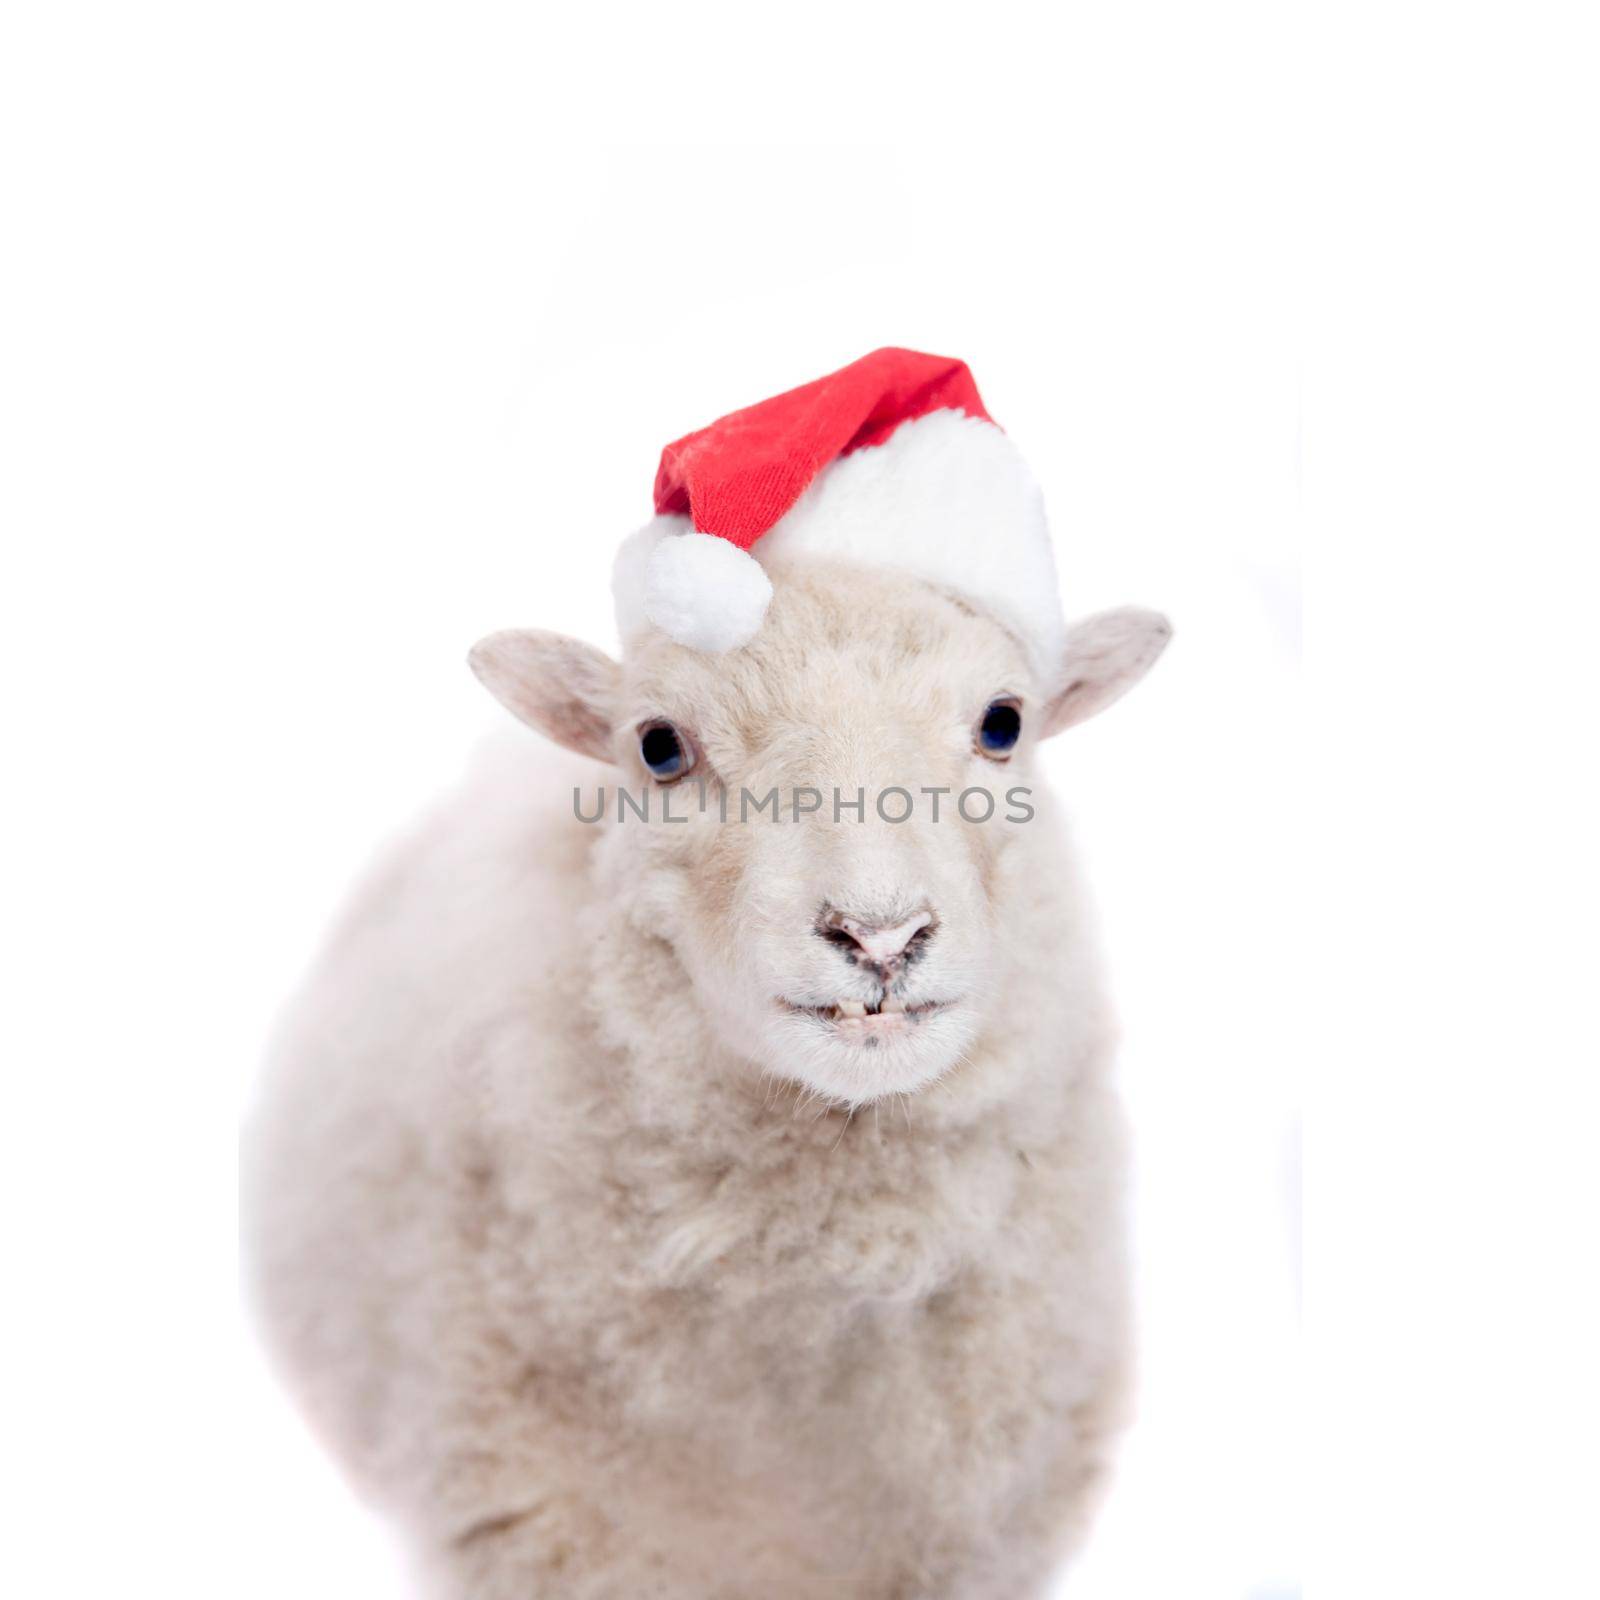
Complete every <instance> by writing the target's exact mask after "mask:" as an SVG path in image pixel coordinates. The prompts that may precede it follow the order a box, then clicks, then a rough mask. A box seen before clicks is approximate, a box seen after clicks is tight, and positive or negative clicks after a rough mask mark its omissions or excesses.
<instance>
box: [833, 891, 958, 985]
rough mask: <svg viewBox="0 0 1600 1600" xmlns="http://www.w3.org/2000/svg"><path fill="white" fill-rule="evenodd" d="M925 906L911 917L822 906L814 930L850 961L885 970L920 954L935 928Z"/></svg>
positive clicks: (935, 924)
mask: <svg viewBox="0 0 1600 1600" xmlns="http://www.w3.org/2000/svg"><path fill="white" fill-rule="evenodd" d="M937 925H938V924H937V922H936V920H935V918H934V915H933V912H932V911H931V910H930V909H929V908H928V907H926V906H924V907H923V908H922V909H921V910H920V911H915V912H913V913H912V914H911V915H910V916H896V917H894V918H892V919H889V918H873V917H861V916H852V915H851V914H850V913H849V912H846V911H840V910H839V909H838V908H837V907H835V906H824V907H823V910H822V915H821V916H819V917H818V918H817V932H818V933H819V934H821V935H822V937H823V938H824V939H826V940H827V941H828V943H829V944H833V945H837V946H838V947H839V948H840V949H842V950H843V951H845V953H846V954H847V955H848V956H849V957H850V959H851V960H852V961H855V962H858V963H862V964H865V965H867V966H872V967H876V968H878V969H880V970H886V969H888V968H890V967H898V966H900V965H902V964H903V963H904V962H906V961H909V960H912V959H914V958H915V957H916V956H917V955H919V954H920V953H921V951H922V949H923V947H924V946H925V945H926V944H927V942H928V940H929V939H931V938H932V937H933V931H934V929H935V927H937Z"/></svg>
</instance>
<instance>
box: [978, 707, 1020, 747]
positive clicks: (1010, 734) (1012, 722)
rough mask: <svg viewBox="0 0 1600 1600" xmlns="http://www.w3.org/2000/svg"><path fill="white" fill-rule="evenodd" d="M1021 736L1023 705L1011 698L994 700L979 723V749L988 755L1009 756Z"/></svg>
mask: <svg viewBox="0 0 1600 1600" xmlns="http://www.w3.org/2000/svg"><path fill="white" fill-rule="evenodd" d="M1021 737H1022V707H1021V705H1020V704H1019V703H1018V702H1017V701H1015V700H1011V699H1005V700H995V701H992V702H991V703H990V706H989V709H988V710H987V711H985V712H984V714H983V721H982V722H980V723H979V724H978V749H979V750H980V751H981V752H982V753H983V754H984V755H986V756H1008V755H1010V754H1011V752H1012V751H1013V750H1014V749H1016V746H1017V740H1018V739H1020V738H1021Z"/></svg>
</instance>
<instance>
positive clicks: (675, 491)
mask: <svg viewBox="0 0 1600 1600" xmlns="http://www.w3.org/2000/svg"><path fill="white" fill-rule="evenodd" d="M930 411H961V412H965V413H966V415H968V416H969V417H979V418H981V419H982V420H983V421H985V422H991V421H993V419H992V418H991V417H990V415H989V413H988V412H987V411H986V410H985V409H984V404H983V400H982V398H981V397H980V396H979V394H978V385H977V384H976V383H975V382H974V381H973V377H972V374H971V372H969V371H968V370H967V364H966V362H964V361H957V360H954V359H952V358H951V357H949V356H930V355H923V354H922V353H921V352H920V351H916V350H897V349H894V348H892V347H891V348H887V349H883V350H874V351H873V352H872V354H871V355H867V356H862V358H861V359H860V360H859V361H852V362H851V363H850V365H849V366H847V367H841V368H840V369H839V370H838V371H837V372H834V373H830V374H829V375H828V376H827V377H826V378H818V379H816V380H815V381H814V382H811V383H803V384H801V385H800V387H799V388H798V389H789V390H787V391H786V392H785V393H783V394H780V395H774V396H773V397H772V399H770V400H763V401H761V402H760V403H759V404H758V405H753V406H746V407H745V408H744V410H742V411H733V412H730V413H729V414H728V415H727V416H725V417H723V418H721V419H720V420H719V421H717V422H713V423H712V424H711V426H710V427H708V428H701V429H699V430H698V431H697V432H695V433H690V434H685V435H684V437H683V438H681V439H679V440H677V441H676V443H674V444H669V445H668V446H667V448H666V449H665V450H663V451H662V452H661V466H660V468H659V470H658V471H657V473H656V489H655V499H656V512H657V514H658V515H665V516H671V515H677V516H687V517H689V518H690V519H691V520H692V522H693V523H694V527H695V530H696V532H698V533H712V534H716V535H717V536H718V537H719V538H722V539H729V540H731V541H732V542H733V543H734V544H736V545H737V546H738V547H739V548H740V549H741V550H748V549H749V548H750V547H751V545H753V544H754V543H755V542H756V540H757V539H759V538H760V537H761V536H762V534H764V533H765V532H766V531H767V530H768V529H769V528H771V527H772V526H773V524H774V523H776V522H777V520H778V519H779V518H780V517H781V516H783V514H784V513H785V512H786V511H788V510H789V508H790V507H791V506H792V505H793V504H794V503H795V501H796V500H798V499H799V498H800V496H801V495H802V494H803V493H804V492H805V490H806V489H807V488H808V487H810V485H811V483H812V481H813V480H814V479H815V478H816V476H817V474H818V473H819V472H821V471H822V469H823V468H824V467H826V466H827V465H829V463H830V462H833V461H836V460H838V459H839V457H841V456H847V455H849V454H850V453H851V452H852V451H855V450H861V449H865V448H867V447H869V446H871V445H877V444H882V443H883V441H884V440H885V439H887V438H888V437H889V435H890V434H891V433H893V432H894V430H895V429H896V428H898V427H899V426H900V424H901V423H902V422H909V421H911V420H912V419H913V418H916V417H923V416H926V415H927V414H928V413H929V412H930Z"/></svg>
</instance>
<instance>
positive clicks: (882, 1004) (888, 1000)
mask: <svg viewBox="0 0 1600 1600" xmlns="http://www.w3.org/2000/svg"><path fill="white" fill-rule="evenodd" d="M905 1008H906V1003H905V1001H904V1000H901V999H899V998H897V997H896V996H895V995H892V994H886V995H885V996H884V997H883V999H882V1000H880V1001H879V1002H878V1009H879V1010H880V1011H904V1010H905Z"/></svg>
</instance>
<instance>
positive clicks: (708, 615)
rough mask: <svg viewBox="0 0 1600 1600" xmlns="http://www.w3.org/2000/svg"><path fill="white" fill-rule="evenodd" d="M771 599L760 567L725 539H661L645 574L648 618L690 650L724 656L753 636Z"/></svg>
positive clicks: (691, 536) (698, 536)
mask: <svg viewBox="0 0 1600 1600" xmlns="http://www.w3.org/2000/svg"><path fill="white" fill-rule="evenodd" d="M771 599H772V583H771V581H770V580H769V579H768V577H767V575H766V573H765V572H764V571H763V570H762V568H761V564H760V563H759V562H757V561H755V560H754V559H752V558H751V557H750V556H748V555H746V554H745V552H744V551H743V550H741V549H740V548H739V547H738V545H736V544H733V543H731V542H730V541H729V540H727V539H716V538H713V537H712V536H711V535H710V534H706V533H686V534H680V535H675V536H672V537H669V538H664V539H660V540H658V541H657V542H656V544H655V547H654V548H653V549H652V550H651V552H650V559H649V561H648V562H647V563H646V566H645V572H644V614H645V616H646V617H647V618H648V619H649V620H650V621H651V622H653V623H654V624H655V625H656V626H657V627H658V628H660V629H661V631H662V632H663V633H664V634H666V635H667V636H668V637H669V638H672V639H676V640H677V641H678V643H679V644H683V645H687V646H688V647H689V648H690V649H691V650H705V651H707V652H709V653H710V654H712V655H721V654H723V653H724V652H725V651H728V650H737V649H738V648H739V647H740V646H741V645H745V644H749V642H750V641H751V640H752V639H753V638H755V636H756V630H757V629H758V628H759V627H760V626H761V619H762V618H763V617H764V616H766V614H767V605H768V603H769V602H770V601H771Z"/></svg>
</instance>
